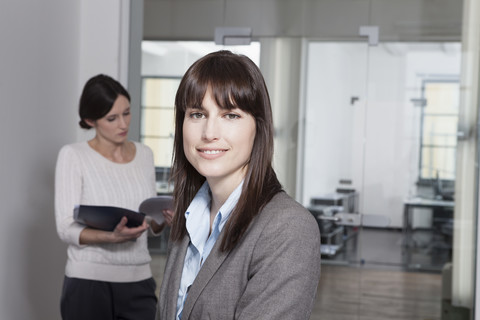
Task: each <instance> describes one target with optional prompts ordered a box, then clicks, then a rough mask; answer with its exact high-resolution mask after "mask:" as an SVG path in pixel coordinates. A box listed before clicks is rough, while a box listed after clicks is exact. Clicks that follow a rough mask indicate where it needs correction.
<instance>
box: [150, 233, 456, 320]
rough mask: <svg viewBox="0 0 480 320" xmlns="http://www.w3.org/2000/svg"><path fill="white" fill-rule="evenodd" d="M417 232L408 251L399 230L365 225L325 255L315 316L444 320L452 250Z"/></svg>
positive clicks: (158, 257)
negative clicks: (445, 283)
mask: <svg viewBox="0 0 480 320" xmlns="http://www.w3.org/2000/svg"><path fill="white" fill-rule="evenodd" d="M414 236H415V240H416V242H417V243H418V245H417V247H415V248H411V249H410V250H408V251H409V254H406V252H405V250H404V247H402V233H401V232H400V231H396V230H376V229H372V230H368V229H365V230H362V231H361V232H360V233H359V234H357V235H356V236H355V237H352V238H351V239H350V240H348V241H347V242H346V245H345V246H344V248H343V249H342V250H341V251H339V252H338V253H337V255H336V256H334V257H328V256H325V257H323V261H322V275H321V280H320V283H319V287H318V293H317V299H316V303H315V305H314V308H313V311H312V315H311V317H310V319H311V320H367V319H368V320H384V319H392V320H440V319H441V293H442V276H441V272H440V271H441V269H442V267H443V265H444V263H445V262H446V261H447V260H448V255H446V254H445V253H444V251H445V250H435V248H433V249H432V248H431V246H430V245H429V244H431V243H434V242H435V241H433V240H435V239H434V238H433V236H432V235H431V233H429V232H416V233H415V235H414ZM156 245H157V250H155V249H154V250H152V258H153V260H152V271H153V274H154V277H155V279H156V280H157V284H158V285H160V283H161V278H162V274H163V269H164V265H165V252H164V244H162V245H160V246H159V245H158V244H156ZM152 247H153V245H152ZM159 248H162V249H159Z"/></svg>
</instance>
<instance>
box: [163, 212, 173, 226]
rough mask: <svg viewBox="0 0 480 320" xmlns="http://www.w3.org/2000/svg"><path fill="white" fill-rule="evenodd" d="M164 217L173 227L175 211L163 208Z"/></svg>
mask: <svg viewBox="0 0 480 320" xmlns="http://www.w3.org/2000/svg"><path fill="white" fill-rule="evenodd" d="M162 213H163V217H164V218H165V223H166V224H167V225H168V226H169V227H171V226H172V222H173V211H172V210H168V209H165V210H163V212H162Z"/></svg>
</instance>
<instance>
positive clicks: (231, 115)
mask: <svg viewBox="0 0 480 320" xmlns="http://www.w3.org/2000/svg"><path fill="white" fill-rule="evenodd" d="M225 116H226V117H227V119H229V120H235V119H238V118H240V116H239V115H238V114H235V113H228V114H227V115H225Z"/></svg>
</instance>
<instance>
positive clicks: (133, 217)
mask: <svg viewBox="0 0 480 320" xmlns="http://www.w3.org/2000/svg"><path fill="white" fill-rule="evenodd" d="M122 217H127V219H128V222H127V227H128V228H133V227H138V226H140V225H141V224H142V223H143V220H144V219H145V214H144V213H142V212H137V211H133V210H129V209H125V208H120V207H111V206H89V205H78V206H75V208H74V210H73V218H74V219H75V221H77V222H79V223H82V224H84V225H87V226H89V227H91V228H95V229H99V230H105V231H113V230H114V229H115V227H116V226H117V224H118V223H119V222H120V220H121V219H122Z"/></svg>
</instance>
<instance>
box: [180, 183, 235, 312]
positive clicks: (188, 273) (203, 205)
mask: <svg viewBox="0 0 480 320" xmlns="http://www.w3.org/2000/svg"><path fill="white" fill-rule="evenodd" d="M242 185H243V181H242V182H241V183H240V184H239V185H238V187H237V188H236V189H235V190H234V191H233V192H232V193H231V194H230V196H229V197H228V199H227V201H225V203H224V204H223V205H222V207H221V208H220V210H219V211H218V213H217V214H216V215H215V218H214V220H213V224H212V232H211V234H210V236H209V232H210V203H211V199H212V197H211V195H210V187H209V185H208V183H207V182H206V181H205V183H204V184H203V185H202V187H201V188H200V190H198V192H197V194H196V195H195V198H193V200H192V203H190V206H189V207H188V209H187V211H186V212H185V219H186V227H187V232H188V234H189V236H190V243H189V245H188V249H187V254H186V255H185V262H184V264H183V271H182V280H181V281H180V289H179V290H178V297H177V317H176V319H177V320H180V319H181V318H182V311H183V306H184V304H185V300H186V298H187V294H188V289H189V288H190V286H191V285H192V283H193V281H194V280H195V278H196V276H197V274H198V272H199V271H200V268H201V267H202V265H203V263H204V262H205V260H206V259H207V257H208V255H209V254H210V251H212V248H213V246H214V245H215V242H217V239H218V237H219V236H220V232H222V229H223V227H224V226H225V223H226V222H227V220H228V217H229V216H230V213H231V212H232V210H233V208H235V206H236V205H237V202H238V199H239V198H240V195H241V193H242Z"/></svg>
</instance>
